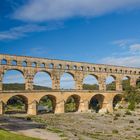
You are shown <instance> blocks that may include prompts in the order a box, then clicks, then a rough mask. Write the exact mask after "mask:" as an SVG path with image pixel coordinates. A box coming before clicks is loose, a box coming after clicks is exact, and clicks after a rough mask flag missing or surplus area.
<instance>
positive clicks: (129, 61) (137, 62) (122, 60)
mask: <svg viewBox="0 0 140 140" xmlns="http://www.w3.org/2000/svg"><path fill="white" fill-rule="evenodd" d="M100 62H101V63H104V64H109V65H110V64H112V65H120V66H129V67H140V56H126V57H106V58H103V59H102V60H100Z"/></svg>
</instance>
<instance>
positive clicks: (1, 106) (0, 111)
mask: <svg viewBox="0 0 140 140" xmlns="http://www.w3.org/2000/svg"><path fill="white" fill-rule="evenodd" d="M3 114H4V103H3V101H0V115H3Z"/></svg>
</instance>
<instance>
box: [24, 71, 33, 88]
mask: <svg viewBox="0 0 140 140" xmlns="http://www.w3.org/2000/svg"><path fill="white" fill-rule="evenodd" d="M33 78H34V75H33V74H27V76H25V79H26V82H25V90H33Z"/></svg>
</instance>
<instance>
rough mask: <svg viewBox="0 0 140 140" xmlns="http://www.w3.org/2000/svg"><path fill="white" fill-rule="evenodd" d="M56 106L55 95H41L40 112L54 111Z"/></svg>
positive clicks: (38, 108)
mask: <svg viewBox="0 0 140 140" xmlns="http://www.w3.org/2000/svg"><path fill="white" fill-rule="evenodd" d="M55 108H56V97H55V96H53V95H45V96H43V97H41V99H40V100H39V103H38V107H37V111H38V114H44V113H54V112H55Z"/></svg>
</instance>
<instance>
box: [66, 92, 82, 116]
mask: <svg viewBox="0 0 140 140" xmlns="http://www.w3.org/2000/svg"><path fill="white" fill-rule="evenodd" d="M79 105H80V96H79V95H76V94H73V95H71V96H69V97H68V98H67V100H66V101H65V105H64V106H65V113H68V112H77V111H78V109H79Z"/></svg>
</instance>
